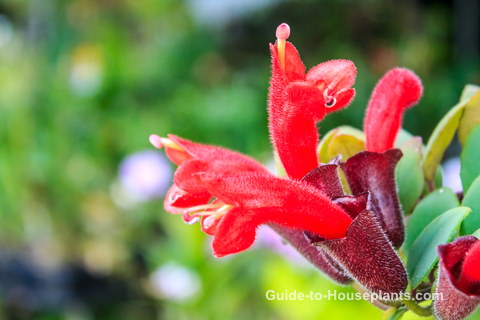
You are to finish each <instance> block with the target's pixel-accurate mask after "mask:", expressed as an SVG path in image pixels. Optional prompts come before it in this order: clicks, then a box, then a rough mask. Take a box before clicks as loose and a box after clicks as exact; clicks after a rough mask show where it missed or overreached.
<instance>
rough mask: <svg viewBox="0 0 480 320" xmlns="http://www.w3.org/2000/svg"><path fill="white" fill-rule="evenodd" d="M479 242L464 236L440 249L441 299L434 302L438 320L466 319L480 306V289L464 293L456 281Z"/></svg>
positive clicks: (439, 292) (438, 286) (439, 276)
mask: <svg viewBox="0 0 480 320" xmlns="http://www.w3.org/2000/svg"><path fill="white" fill-rule="evenodd" d="M479 241H480V240H478V239H477V238H475V237H473V236H464V237H460V238H458V239H457V240H455V241H454V242H452V243H448V244H444V245H440V246H439V247H438V256H439V257H440V267H439V270H440V271H439V275H438V285H437V290H436V293H437V297H439V299H436V300H435V301H434V311H435V315H436V317H437V318H438V319H441V320H457V319H464V318H466V317H467V316H468V315H469V314H470V313H472V312H473V311H474V310H475V308H476V307H477V306H478V305H479V304H480V290H479V289H480V288H479V287H478V286H477V288H476V291H474V292H464V291H462V289H461V288H459V287H458V285H457V280H456V277H458V274H459V272H460V267H461V264H462V263H463V259H464V258H465V255H466V254H467V252H468V251H469V250H470V249H471V248H472V247H473V246H474V245H475V244H476V243H478V242H479ZM477 268H478V266H477Z"/></svg>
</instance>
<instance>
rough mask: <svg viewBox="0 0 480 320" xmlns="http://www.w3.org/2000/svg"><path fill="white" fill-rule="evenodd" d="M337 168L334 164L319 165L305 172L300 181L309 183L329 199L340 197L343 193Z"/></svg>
mask: <svg viewBox="0 0 480 320" xmlns="http://www.w3.org/2000/svg"><path fill="white" fill-rule="evenodd" d="M337 170H338V165H336V164H325V165H320V166H319V167H318V168H315V169H313V170H312V171H310V172H309V173H307V174H306V175H305V176H304V177H303V178H302V181H305V182H307V183H309V184H311V185H312V186H314V187H315V188H317V189H318V190H319V191H320V192H322V193H324V194H325V195H326V196H327V197H329V198H330V199H334V198H337V197H341V196H343V195H344V193H343V188H342V184H341V183H340V179H339V178H338V172H337Z"/></svg>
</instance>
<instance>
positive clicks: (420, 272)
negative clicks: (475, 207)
mask: <svg viewBox="0 0 480 320" xmlns="http://www.w3.org/2000/svg"><path fill="white" fill-rule="evenodd" d="M470 211H471V210H470V208H467V207H458V208H453V209H450V210H448V211H447V212H445V213H442V214H441V215H440V216H439V217H437V218H436V219H435V220H433V221H432V222H431V223H430V224H429V225H428V226H427V227H426V228H425V229H424V230H423V231H422V233H420V235H419V236H418V238H417V240H415V242H414V243H413V245H412V247H411V250H410V253H409V254H408V261H407V272H408V275H409V277H410V285H411V287H412V288H416V287H417V286H418V285H419V284H420V282H421V281H422V280H423V279H424V278H425V277H426V276H427V275H428V273H429V272H430V271H431V270H432V269H433V268H434V267H435V264H436V263H437V262H438V255H437V246H438V245H440V244H443V243H448V242H450V241H451V240H452V238H453V237H454V236H455V234H456V233H458V229H459V227H460V224H461V223H462V221H463V220H464V219H465V218H466V217H467V215H468V214H469V213H470Z"/></svg>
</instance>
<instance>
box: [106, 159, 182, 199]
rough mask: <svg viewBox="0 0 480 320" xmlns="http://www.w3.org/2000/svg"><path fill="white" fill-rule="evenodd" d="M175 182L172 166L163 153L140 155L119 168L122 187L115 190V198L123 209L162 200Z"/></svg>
mask: <svg viewBox="0 0 480 320" xmlns="http://www.w3.org/2000/svg"><path fill="white" fill-rule="evenodd" d="M172 178H173V173H172V168H171V167H170V163H169V161H168V160H167V158H166V157H165V156H164V155H163V154H162V153H161V152H158V151H155V150H146V151H140V152H137V153H134V154H131V155H129V156H128V157H126V158H125V159H124V160H123V161H122V163H121V164H120V169H119V183H117V184H114V185H113V186H112V197H113V199H114V201H115V203H116V204H117V205H120V206H122V207H130V206H132V205H134V204H136V203H140V202H144V201H148V200H152V199H155V198H160V197H163V196H165V194H166V193H167V191H168V188H169V186H170V185H171V184H172Z"/></svg>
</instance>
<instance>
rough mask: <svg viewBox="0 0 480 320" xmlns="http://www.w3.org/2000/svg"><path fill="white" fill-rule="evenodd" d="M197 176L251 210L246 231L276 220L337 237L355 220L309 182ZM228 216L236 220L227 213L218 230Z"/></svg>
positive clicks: (222, 195)
mask: <svg viewBox="0 0 480 320" xmlns="http://www.w3.org/2000/svg"><path fill="white" fill-rule="evenodd" d="M198 176H199V178H200V179H201V180H202V181H203V183H205V185H206V187H207V189H208V191H209V192H210V193H211V194H212V195H213V196H214V197H216V198H217V199H220V200H221V201H223V202H224V203H228V204H232V205H235V206H236V207H239V208H241V209H242V211H247V212H249V214H250V215H251V216H250V218H249V219H248V222H247V223H246V224H245V225H242V229H244V230H247V229H251V228H253V229H255V228H256V227H257V226H258V225H260V224H265V223H271V222H273V223H277V224H279V225H282V226H285V227H289V228H293V229H297V230H309V231H312V232H315V233H318V234H319V235H321V236H323V237H325V238H328V239H335V238H341V237H343V236H344V235H345V231H346V229H347V228H348V226H349V225H350V223H351V221H352V219H351V218H350V217H349V216H348V214H347V213H346V212H345V211H344V210H342V208H341V207H339V206H337V205H336V204H334V203H333V202H332V201H331V200H330V199H328V198H327V197H326V196H324V195H323V194H322V193H320V192H318V191H317V190H316V189H315V188H314V187H312V186H310V185H308V184H306V183H302V182H298V181H293V180H287V179H281V178H277V177H274V176H266V175H259V174H241V175H230V176H215V175H211V174H206V173H203V174H202V173H200V174H198ZM243 214H245V213H243ZM227 217H229V218H228V220H230V219H236V218H235V216H233V217H232V212H228V213H227V214H226V215H225V217H224V218H223V219H222V222H221V223H220V225H219V230H218V232H220V230H221V229H222V225H223V223H224V222H223V220H225V219H226V218H227ZM242 219H243V218H242ZM222 230H223V229H222ZM217 236H220V237H225V236H226V237H231V235H230V234H228V232H226V234H219V233H217Z"/></svg>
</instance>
